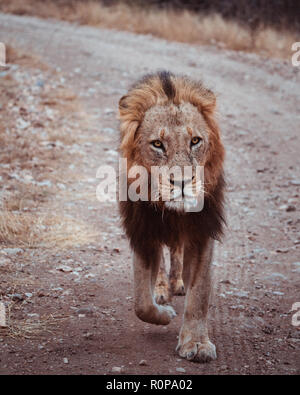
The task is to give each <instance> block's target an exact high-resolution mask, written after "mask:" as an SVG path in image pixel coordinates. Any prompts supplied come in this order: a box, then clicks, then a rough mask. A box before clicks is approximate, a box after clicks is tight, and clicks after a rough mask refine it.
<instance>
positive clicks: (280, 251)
mask: <svg viewBox="0 0 300 395" xmlns="http://www.w3.org/2000/svg"><path fill="white" fill-rule="evenodd" d="M276 252H279V253H282V254H286V253H287V252H289V249H288V248H277V250H276Z"/></svg>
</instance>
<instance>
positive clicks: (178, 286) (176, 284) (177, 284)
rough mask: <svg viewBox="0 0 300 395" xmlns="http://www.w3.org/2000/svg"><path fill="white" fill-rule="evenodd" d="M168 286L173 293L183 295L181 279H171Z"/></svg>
mask: <svg viewBox="0 0 300 395" xmlns="http://www.w3.org/2000/svg"><path fill="white" fill-rule="evenodd" d="M170 287H171V291H172V294H173V295H185V291H184V285H183V281H182V280H181V279H179V280H171V281H170Z"/></svg>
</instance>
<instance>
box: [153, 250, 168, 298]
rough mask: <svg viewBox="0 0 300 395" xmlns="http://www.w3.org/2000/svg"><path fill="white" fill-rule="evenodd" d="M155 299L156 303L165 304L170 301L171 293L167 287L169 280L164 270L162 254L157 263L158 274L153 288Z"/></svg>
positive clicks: (164, 264)
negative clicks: (158, 263)
mask: <svg viewBox="0 0 300 395" xmlns="http://www.w3.org/2000/svg"><path fill="white" fill-rule="evenodd" d="M154 296H155V300H156V302H157V303H158V304H165V303H168V302H170V301H171V298H172V296H171V293H170V289H169V280H168V276H167V271H166V263H165V259H164V256H163V254H162V256H161V261H160V265H159V270H158V275H157V279H156V284H155V289H154Z"/></svg>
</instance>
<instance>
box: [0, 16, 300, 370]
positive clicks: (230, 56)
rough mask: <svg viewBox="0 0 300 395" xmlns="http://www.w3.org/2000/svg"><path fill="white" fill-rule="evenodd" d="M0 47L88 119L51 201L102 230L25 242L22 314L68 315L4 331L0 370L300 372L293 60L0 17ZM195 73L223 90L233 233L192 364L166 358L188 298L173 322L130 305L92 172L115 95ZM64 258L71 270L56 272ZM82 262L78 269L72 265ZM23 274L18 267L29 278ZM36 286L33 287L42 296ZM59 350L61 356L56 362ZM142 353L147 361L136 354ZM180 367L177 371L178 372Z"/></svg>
mask: <svg viewBox="0 0 300 395" xmlns="http://www.w3.org/2000/svg"><path fill="white" fill-rule="evenodd" d="M0 41H2V42H5V43H11V44H13V45H15V46H17V47H18V48H22V49H23V50H24V51H26V52H27V51H28V52H33V53H34V54H36V55H38V56H39V57H40V58H41V59H42V61H43V62H44V63H46V64H48V65H50V66H51V67H54V68H56V69H58V70H59V71H60V73H61V74H62V75H63V77H64V83H65V84H66V85H67V86H68V87H71V88H72V90H74V91H75V92H76V93H77V94H78V96H79V98H80V100H81V102H82V103H83V105H84V107H85V109H86V111H87V113H88V116H89V118H90V124H89V125H90V126H89V127H87V128H86V130H82V134H83V135H84V136H85V138H86V143H85V144H83V145H82V146H81V147H80V150H81V154H82V156H81V157H80V158H78V162H75V163H74V166H75V168H76V172H77V174H78V178H77V179H76V180H68V179H65V180H64V182H65V184H66V185H67V192H69V194H67V193H65V195H64V196H63V197H62V195H61V196H59V197H58V198H57V202H58V204H60V205H61V206H63V207H64V209H65V212H66V213H69V214H70V215H73V216H76V217H77V218H80V219H81V220H82V221H84V222H86V223H87V224H88V225H91V226H93V227H94V228H95V229H96V230H97V237H96V240H95V241H92V242H91V243H90V244H89V245H86V246H84V247H76V246H74V247H73V248H71V249H67V250H50V249H47V248H43V249H42V248H40V249H35V250H30V249H24V250H23V252H21V253H20V254H19V255H17V256H16V258H15V259H17V260H18V261H19V262H22V264H23V269H22V270H24V268H25V272H26V273H30V275H31V276H32V277H33V278H34V279H35V283H37V281H38V290H39V292H38V291H37V287H36V286H31V288H30V286H29V285H28V287H27V292H31V293H32V295H33V296H32V297H31V300H30V303H29V302H27V303H25V304H24V305H23V313H24V314H42V313H45V312H49V314H50V313H51V314H56V313H59V314H60V315H61V316H64V317H65V319H64V320H62V321H59V323H58V324H57V325H56V326H55V327H52V328H51V333H48V332H45V333H42V334H41V335H40V336H39V337H37V338H29V339H24V338H23V339H22V338H11V337H5V336H0V340H1V341H0V373H1V374H4V373H9V374H13V373H25V374H29V373H31V374H34V373H46V374H50V373H65V374H74V373H84V374H104V373H110V372H111V370H112V367H122V370H123V372H124V373H126V374H178V372H177V371H176V368H183V369H184V371H185V373H186V374H255V373H257V374H275V373H278V374H297V373H298V374H299V369H300V358H299V349H300V332H299V327H298V329H297V327H296V326H293V325H292V323H291V321H292V313H291V309H292V305H293V304H294V303H295V302H300V284H299V276H300V263H299V260H300V257H299V249H300V240H299V225H300V220H299V209H300V204H299V194H300V178H299V165H300V163H299V148H300V142H299V126H300V100H299V99H300V98H299V82H300V71H299V68H296V67H292V66H291V65H290V64H283V63H279V62H276V61H274V60H273V61H272V60H264V59H261V58H259V57H257V56H256V55H252V54H242V53H237V52H230V51H226V50H221V49H216V48H211V47H197V46H190V45H184V44H178V43H170V42H167V41H164V40H159V39H156V38H153V37H151V36H137V35H134V34H130V33H124V32H117V31H109V30H100V29H95V28H89V27H82V26H75V25H70V24H67V23H63V22H58V21H53V20H49V21H47V20H39V19H35V18H29V17H18V16H9V15H3V14H1V15H0ZM157 69H168V70H171V71H173V72H179V73H186V74H188V75H190V76H192V77H196V78H201V79H203V80H204V82H205V83H206V84H207V85H208V86H209V87H211V88H212V89H213V90H215V91H216V92H217V93H218V96H219V98H218V102H219V113H220V116H219V122H220V125H221V130H222V133H223V138H224V142H225V147H226V150H227V157H226V176H227V182H228V192H227V219H228V228H227V230H226V237H225V238H224V241H223V243H222V244H218V245H217V248H216V252H215V258H214V289H215V291H214V298H213V301H212V306H211V314H210V328H211V337H212V339H213V341H214V342H215V344H216V346H217V351H218V359H217V361H215V362H212V363H210V364H204V365H198V364H194V363H190V362H187V361H185V360H181V359H180V358H179V357H178V356H177V355H176V353H175V347H176V343H177V335H178V331H179V328H180V324H181V319H182V312H183V298H182V297H176V298H174V300H173V305H174V307H175V309H176V311H177V313H178V316H177V317H176V318H175V319H174V320H173V321H172V323H171V324H170V325H169V326H168V327H155V326H151V325H147V324H145V323H143V322H141V321H139V320H138V319H137V318H136V317H135V315H134V312H133V299H132V270H131V252H130V250H129V247H128V243H127V240H126V238H125V236H124V233H123V231H122V229H121V227H120V224H119V216H118V210H117V204H116V203H105V204H104V203H99V202H98V201H97V200H96V197H95V190H96V186H97V184H98V182H97V179H96V170H97V168H98V167H99V166H100V165H103V164H116V163H117V160H118V156H117V152H116V149H117V146H118V131H117V130H118V123H117V120H116V111H117V103H118V99H119V98H120V96H121V95H122V94H124V93H125V92H126V89H127V88H128V87H129V86H130V84H131V83H132V82H133V81H134V80H135V79H136V78H137V77H139V76H141V75H142V74H144V73H146V72H150V71H153V70H157ZM61 263H64V264H66V263H67V265H68V266H69V267H71V269H72V271H70V272H62V271H58V270H55V267H57V266H58V265H59V264H61ZM78 268H80V270H79V269H78ZM24 275H25V274H24ZM41 290H42V292H41ZM64 358H65V359H64ZM141 360H146V361H147V363H146V365H145V366H140V365H139V362H140V361H141ZM179 374H184V373H179Z"/></svg>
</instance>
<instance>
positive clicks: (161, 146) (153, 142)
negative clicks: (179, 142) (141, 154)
mask: <svg viewBox="0 0 300 395" xmlns="http://www.w3.org/2000/svg"><path fill="white" fill-rule="evenodd" d="M152 145H153V147H155V148H162V149H163V148H164V146H163V143H162V142H161V141H160V140H154V141H152Z"/></svg>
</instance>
